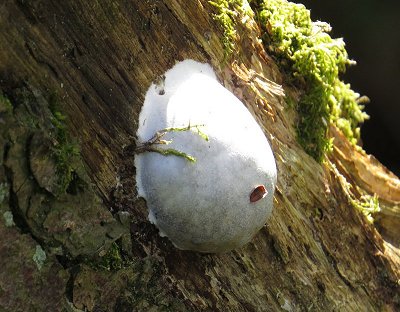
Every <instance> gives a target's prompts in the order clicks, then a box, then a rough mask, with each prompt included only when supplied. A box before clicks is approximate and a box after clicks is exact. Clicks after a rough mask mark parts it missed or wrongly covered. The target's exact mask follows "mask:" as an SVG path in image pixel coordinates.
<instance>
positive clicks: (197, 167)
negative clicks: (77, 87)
mask: <svg viewBox="0 0 400 312" xmlns="http://www.w3.org/2000/svg"><path fill="white" fill-rule="evenodd" d="M137 137H138V148H137V150H138V152H137V154H136V155H135V166H136V170H137V176H136V180H137V185H138V194H139V196H142V197H144V198H145V199H146V202H147V206H148V208H149V220H150V222H152V223H153V224H155V225H156V226H157V227H158V229H159V231H160V235H162V236H167V237H168V238H169V239H170V240H171V241H172V243H173V244H174V245H175V246H176V247H177V248H179V249H185V250H195V251H200V252H225V251H229V250H231V249H234V248H236V247H240V246H242V245H243V244H245V243H247V242H249V241H250V239H251V238H252V237H253V236H254V234H255V233H256V232H257V231H258V230H259V229H260V228H262V227H263V225H264V224H265V221H266V220H267V218H268V217H269V215H270V214H271V211H272V205H273V195H274V189H275V184H276V165H275V160H274V156H273V154H272V151H271V148H270V146H269V143H268V140H267V139H266V137H265V135H264V133H263V131H262V130H261V128H260V127H259V125H258V124H257V122H256V121H255V120H254V118H253V117H252V115H251V114H250V112H249V111H248V110H247V109H246V107H245V106H244V105H243V103H242V102H241V101H240V100H239V99H237V98H236V97H235V96H234V95H233V94H232V93H231V92H229V91H228V90H227V89H225V88H224V87H223V86H222V85H221V84H220V83H219V82H218V81H217V78H216V76H215V73H214V71H213V69H212V68H211V66H210V65H208V64H202V63H198V62H196V61H193V60H185V61H183V62H180V63H178V64H176V65H175V66H174V67H173V68H172V69H170V70H168V71H167V72H166V73H165V75H164V76H163V77H162V78H161V79H160V81H158V82H157V83H156V84H152V85H151V86H150V88H149V90H148V91H147V93H146V97H145V101H144V105H143V108H142V111H141V113H140V116H139V129H138V131H137Z"/></svg>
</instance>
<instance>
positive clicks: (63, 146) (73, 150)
mask: <svg viewBox="0 0 400 312" xmlns="http://www.w3.org/2000/svg"><path fill="white" fill-rule="evenodd" d="M57 103H58V102H57V97H56V95H51V96H50V99H49V109H50V111H51V113H52V116H51V123H52V125H53V126H54V129H55V145H54V148H53V155H54V157H55V159H56V166H57V176H58V178H59V181H58V184H59V185H60V191H61V193H63V192H65V191H66V190H67V188H68V186H69V185H70V183H71V182H72V181H73V180H74V177H75V175H74V173H75V167H74V162H73V161H72V160H73V159H74V158H76V157H77V156H79V148H78V146H77V145H76V144H74V143H71V141H70V139H69V137H68V135H67V128H66V126H65V119H66V117H65V116H64V115H63V114H61V113H60V112H59V111H58V105H57Z"/></svg>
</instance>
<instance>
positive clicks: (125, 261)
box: [82, 242, 132, 271]
mask: <svg viewBox="0 0 400 312" xmlns="http://www.w3.org/2000/svg"><path fill="white" fill-rule="evenodd" d="M82 262H83V263H86V264H87V265H89V266H90V267H91V268H92V269H94V270H106V271H118V270H120V269H123V268H125V267H127V266H129V265H130V264H132V260H131V259H129V257H127V256H125V255H124V253H123V251H122V250H121V247H120V246H119V244H118V243H117V242H113V243H112V244H111V245H110V247H109V248H108V250H107V252H106V253H105V254H104V255H102V256H97V257H85V258H84V259H83V260H82Z"/></svg>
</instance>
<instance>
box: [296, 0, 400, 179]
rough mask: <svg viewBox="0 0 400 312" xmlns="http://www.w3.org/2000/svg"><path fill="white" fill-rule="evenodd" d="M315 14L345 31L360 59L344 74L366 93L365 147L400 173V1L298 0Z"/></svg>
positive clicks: (349, 48) (352, 55)
mask: <svg viewBox="0 0 400 312" xmlns="http://www.w3.org/2000/svg"><path fill="white" fill-rule="evenodd" d="M295 2H298V3H300V2H301V3H303V4H304V5H305V6H306V7H307V8H308V9H310V10H311V18H312V20H314V21H316V20H321V21H324V22H327V23H329V24H330V25H331V26H332V28H333V29H332V32H331V36H332V37H334V38H337V37H343V38H344V41H345V42H346V49H347V52H348V53H349V57H350V58H351V59H353V60H355V61H356V62H357V65H356V66H352V67H350V68H348V70H347V72H346V74H345V75H343V77H342V78H343V79H344V81H345V82H347V83H350V84H351V86H352V88H353V90H354V91H356V92H358V93H360V94H361V95H366V96H368V97H369V98H370V100H371V102H370V103H369V104H367V105H366V112H367V113H368V115H370V119H369V120H367V121H366V122H365V123H364V125H363V126H362V128H361V137H362V142H363V147H364V149H365V150H366V152H367V153H368V154H373V155H374V156H375V157H376V158H378V159H379V160H380V161H381V162H382V163H383V164H384V165H385V166H386V167H387V168H389V169H390V170H391V171H393V172H394V173H395V174H396V175H397V176H400V120H399V118H400V105H399V102H400V100H399V98H400V76H399V75H400V1H399V0H336V1H318V0H298V1H295Z"/></svg>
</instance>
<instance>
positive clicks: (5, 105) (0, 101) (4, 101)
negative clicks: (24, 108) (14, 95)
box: [0, 92, 13, 115]
mask: <svg viewBox="0 0 400 312" xmlns="http://www.w3.org/2000/svg"><path fill="white" fill-rule="evenodd" d="M12 111H13V106H12V104H11V102H10V100H9V99H8V98H6V97H5V96H4V95H3V94H2V93H1V92H0V115H1V114H4V113H5V114H10V113H11V112H12Z"/></svg>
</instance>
